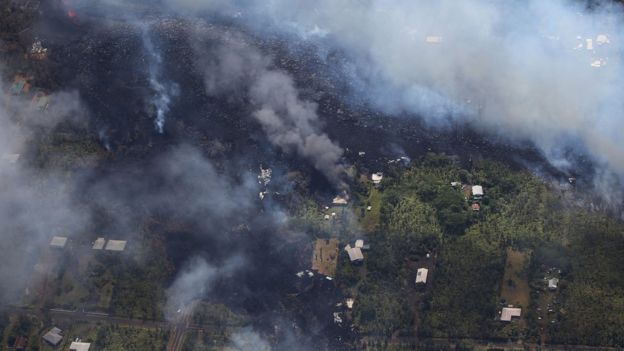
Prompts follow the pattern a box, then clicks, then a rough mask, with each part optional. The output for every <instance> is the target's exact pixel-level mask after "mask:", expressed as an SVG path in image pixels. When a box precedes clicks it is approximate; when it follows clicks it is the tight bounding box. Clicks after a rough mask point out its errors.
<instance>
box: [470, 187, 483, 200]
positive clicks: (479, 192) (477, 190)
mask: <svg viewBox="0 0 624 351" xmlns="http://www.w3.org/2000/svg"><path fill="white" fill-rule="evenodd" d="M472 196H474V197H476V198H479V197H483V187H482V186H481V185H473V186H472Z"/></svg>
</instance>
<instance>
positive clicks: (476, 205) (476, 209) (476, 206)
mask: <svg viewBox="0 0 624 351" xmlns="http://www.w3.org/2000/svg"><path fill="white" fill-rule="evenodd" d="M470 208H472V210H473V211H474V212H479V210H480V209H481V206H479V204H478V203H476V202H473V203H472V205H470Z"/></svg>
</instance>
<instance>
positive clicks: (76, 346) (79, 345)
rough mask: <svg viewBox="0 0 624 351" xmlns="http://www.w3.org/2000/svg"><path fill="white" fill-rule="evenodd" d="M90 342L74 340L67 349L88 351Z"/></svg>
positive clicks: (70, 350)
mask: <svg viewBox="0 0 624 351" xmlns="http://www.w3.org/2000/svg"><path fill="white" fill-rule="evenodd" d="M90 347H91V344H90V343H88V342H80V341H74V342H72V343H71V345H69V351H89V348H90Z"/></svg>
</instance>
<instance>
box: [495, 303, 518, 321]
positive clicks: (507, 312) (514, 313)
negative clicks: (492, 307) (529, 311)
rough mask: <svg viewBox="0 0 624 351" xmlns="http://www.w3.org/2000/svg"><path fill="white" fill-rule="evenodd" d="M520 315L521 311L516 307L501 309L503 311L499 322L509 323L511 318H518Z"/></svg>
mask: <svg viewBox="0 0 624 351" xmlns="http://www.w3.org/2000/svg"><path fill="white" fill-rule="evenodd" d="M521 313H522V309H520V308H517V307H515V308H514V307H503V311H502V312H501V317H500V320H501V321H503V322H511V318H513V317H520V314H521Z"/></svg>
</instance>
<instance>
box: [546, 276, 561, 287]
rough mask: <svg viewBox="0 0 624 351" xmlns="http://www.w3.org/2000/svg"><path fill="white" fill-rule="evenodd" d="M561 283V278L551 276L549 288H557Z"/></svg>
mask: <svg viewBox="0 0 624 351" xmlns="http://www.w3.org/2000/svg"><path fill="white" fill-rule="evenodd" d="M558 284H559V279H557V278H551V279H549V280H548V289H550V290H557V285H558Z"/></svg>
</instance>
